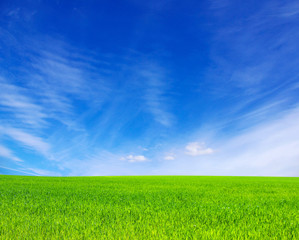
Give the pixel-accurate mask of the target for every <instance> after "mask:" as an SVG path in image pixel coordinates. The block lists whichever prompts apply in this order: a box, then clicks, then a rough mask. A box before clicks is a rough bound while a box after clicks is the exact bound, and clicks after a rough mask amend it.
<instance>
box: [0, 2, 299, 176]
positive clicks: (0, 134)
mask: <svg viewBox="0 0 299 240" xmlns="http://www.w3.org/2000/svg"><path fill="white" fill-rule="evenodd" d="M298 42H299V2H298V1H296V0H294V1H293V0H289V1H283V0H268V1H266V0H261V1H255V0H253V1H240V0H239V1H229V0H214V1H211V0H202V1H197V0H190V1H172V0H149V1H137V0H123V1H117V0H116V1H106V0H100V1H91V0H84V1H82V0H73V1H63V0H56V1H42V0H19V1H18V0H13V1H11V0H10V1H8V0H2V1H0V174H16V175H37V176H115V175H231V176H297V177H298V176H299V121H298V120H299V99H298V96H299V67H298V66H299V44H298Z"/></svg>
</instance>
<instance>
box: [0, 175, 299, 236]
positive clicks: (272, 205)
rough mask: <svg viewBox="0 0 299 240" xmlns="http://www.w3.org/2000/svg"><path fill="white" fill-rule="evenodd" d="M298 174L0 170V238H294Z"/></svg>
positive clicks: (298, 207) (298, 229)
mask: <svg viewBox="0 0 299 240" xmlns="http://www.w3.org/2000/svg"><path fill="white" fill-rule="evenodd" d="M298 222H299V178H278V177H275V178H274V177H273V178H272V177H199V176H148V177H147V176H143V177H25V176H4V175H1V176H0V239H299V224H298Z"/></svg>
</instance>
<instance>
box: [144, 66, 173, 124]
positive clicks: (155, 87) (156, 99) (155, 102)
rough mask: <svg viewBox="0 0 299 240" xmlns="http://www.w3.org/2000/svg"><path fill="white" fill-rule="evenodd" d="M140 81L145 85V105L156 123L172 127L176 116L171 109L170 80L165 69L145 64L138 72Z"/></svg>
mask: <svg viewBox="0 0 299 240" xmlns="http://www.w3.org/2000/svg"><path fill="white" fill-rule="evenodd" d="M138 73H139V75H140V81H141V83H142V84H145V90H144V91H145V95H144V99H145V103H146V105H147V109H148V111H149V112H150V113H151V114H152V115H153V116H154V119H155V121H156V122H158V123H160V124H162V125H163V126H166V127H170V126H171V125H172V124H173V123H174V119H175V118H174V115H173V114H172V113H171V111H170V109H169V105H170V104H169V98H167V97H166V91H167V90H169V84H170V81H169V79H168V80H166V79H165V78H166V76H165V74H164V73H163V69H162V68H160V67H158V66H156V65H155V64H153V63H152V64H150V63H149V64H145V66H143V67H142V68H141V69H139V70H138ZM166 82H167V84H166Z"/></svg>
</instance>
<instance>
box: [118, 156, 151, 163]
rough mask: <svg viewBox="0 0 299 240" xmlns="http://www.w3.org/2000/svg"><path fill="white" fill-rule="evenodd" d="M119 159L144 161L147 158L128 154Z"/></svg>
mask: <svg viewBox="0 0 299 240" xmlns="http://www.w3.org/2000/svg"><path fill="white" fill-rule="evenodd" d="M121 160H126V161H128V162H145V161H147V158H146V157H145V156H143V155H128V156H126V157H122V158H121Z"/></svg>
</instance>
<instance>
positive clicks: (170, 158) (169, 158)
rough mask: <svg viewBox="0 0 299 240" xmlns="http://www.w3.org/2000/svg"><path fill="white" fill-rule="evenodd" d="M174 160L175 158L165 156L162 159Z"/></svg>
mask: <svg viewBox="0 0 299 240" xmlns="http://www.w3.org/2000/svg"><path fill="white" fill-rule="evenodd" d="M174 159H175V157H174V156H172V155H167V156H165V157H164V160H174Z"/></svg>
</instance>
